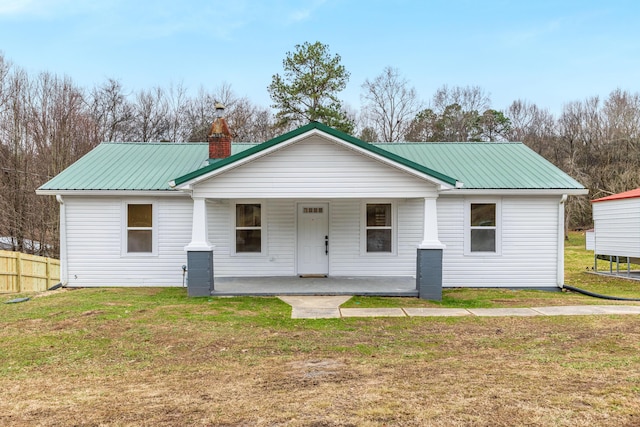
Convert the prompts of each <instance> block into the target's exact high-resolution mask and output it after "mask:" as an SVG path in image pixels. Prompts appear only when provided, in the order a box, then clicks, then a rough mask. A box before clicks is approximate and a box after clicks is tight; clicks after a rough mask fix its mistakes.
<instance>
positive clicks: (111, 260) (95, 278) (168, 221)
mask: <svg viewBox="0 0 640 427" xmlns="http://www.w3.org/2000/svg"><path fill="white" fill-rule="evenodd" d="M64 200H65V207H66V215H67V245H68V246H67V256H68V266H69V285H71V286H182V265H186V263H187V254H186V252H185V251H184V247H185V246H186V245H187V244H188V243H189V240H190V238H191V215H192V208H193V202H192V200H191V198H189V197H185V198H179V197H165V198H162V197H158V198H149V197H136V198H132V199H129V198H118V197H93V198H89V197H82V198H81V197H65V199H64ZM123 200H124V201H130V202H135V203H154V207H155V208H156V209H157V217H156V218H157V231H158V232H157V239H158V252H157V255H155V256H135V257H134V256H123V255H122V227H123V222H124V221H123Z"/></svg>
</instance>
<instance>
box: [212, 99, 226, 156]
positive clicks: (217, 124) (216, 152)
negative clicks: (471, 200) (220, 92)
mask: <svg viewBox="0 0 640 427" xmlns="http://www.w3.org/2000/svg"><path fill="white" fill-rule="evenodd" d="M215 107H216V118H215V120H214V121H213V124H212V125H211V130H210V131H209V136H207V140H208V141H209V158H210V159H224V158H227V157H229V156H230V155H231V132H230V131H229V126H227V121H226V120H225V119H224V105H222V104H221V103H219V102H216V105H215Z"/></svg>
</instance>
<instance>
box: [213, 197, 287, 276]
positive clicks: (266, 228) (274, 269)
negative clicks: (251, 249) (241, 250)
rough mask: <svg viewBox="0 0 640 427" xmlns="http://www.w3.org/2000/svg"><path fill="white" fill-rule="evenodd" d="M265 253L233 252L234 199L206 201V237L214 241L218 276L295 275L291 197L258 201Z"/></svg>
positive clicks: (215, 266)
mask: <svg viewBox="0 0 640 427" xmlns="http://www.w3.org/2000/svg"><path fill="white" fill-rule="evenodd" d="M261 203H262V206H263V209H265V212H264V215H263V218H264V220H265V224H263V226H262V236H263V239H264V238H266V243H267V244H266V250H265V253H264V254H234V248H233V245H234V230H233V215H234V212H233V206H234V205H233V202H231V201H228V200H222V201H215V202H207V213H208V222H209V241H210V242H211V243H212V244H213V245H215V249H214V252H213V263H214V265H213V271H214V275H215V276H219V277H242V276H293V275H295V241H296V240H295V230H296V228H295V224H296V221H295V213H296V205H295V202H294V201H292V200H269V201H261Z"/></svg>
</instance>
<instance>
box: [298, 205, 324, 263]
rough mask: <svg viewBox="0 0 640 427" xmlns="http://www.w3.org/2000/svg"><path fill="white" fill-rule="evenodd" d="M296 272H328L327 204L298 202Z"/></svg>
mask: <svg viewBox="0 0 640 427" xmlns="http://www.w3.org/2000/svg"><path fill="white" fill-rule="evenodd" d="M298 274H299V275H327V274H329V204H328V203H299V204H298Z"/></svg>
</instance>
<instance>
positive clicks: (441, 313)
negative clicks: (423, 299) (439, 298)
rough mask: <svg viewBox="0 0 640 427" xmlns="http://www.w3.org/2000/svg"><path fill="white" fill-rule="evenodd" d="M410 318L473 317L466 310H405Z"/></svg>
mask: <svg viewBox="0 0 640 427" xmlns="http://www.w3.org/2000/svg"><path fill="white" fill-rule="evenodd" d="M403 310H404V312H405V313H407V315H408V316H412V317H451V316H471V313H469V310H466V309H464V308H420V307H413V308H404V309H403Z"/></svg>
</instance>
